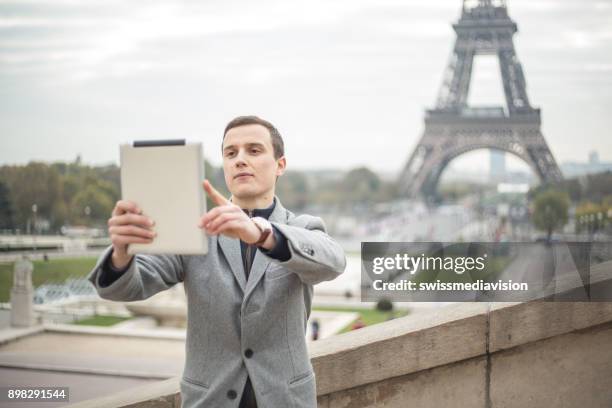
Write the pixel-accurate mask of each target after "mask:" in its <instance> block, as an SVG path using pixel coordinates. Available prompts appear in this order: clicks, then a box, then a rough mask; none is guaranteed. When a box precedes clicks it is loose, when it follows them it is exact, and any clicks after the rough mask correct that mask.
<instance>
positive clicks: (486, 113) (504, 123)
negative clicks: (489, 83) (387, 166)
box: [399, 0, 563, 197]
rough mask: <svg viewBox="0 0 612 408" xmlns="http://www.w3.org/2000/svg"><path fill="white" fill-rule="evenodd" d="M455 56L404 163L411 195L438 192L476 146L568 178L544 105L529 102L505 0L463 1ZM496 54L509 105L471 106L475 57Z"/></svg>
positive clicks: (547, 175) (553, 177)
mask: <svg viewBox="0 0 612 408" xmlns="http://www.w3.org/2000/svg"><path fill="white" fill-rule="evenodd" d="M453 28H454V30H455V32H456V34H457V38H456V41H455V47H454V49H453V54H452V56H451V58H450V61H449V64H448V68H447V72H446V75H445V77H444V81H443V84H442V87H441V89H440V92H439V95H438V100H437V106H436V108H435V109H428V110H427V111H426V114H425V130H424V133H423V135H422V137H421V140H420V141H419V143H418V145H417V146H416V148H415V149H414V151H413V152H412V154H411V156H410V158H409V160H408V162H407V164H406V166H405V167H404V169H403V171H402V173H401V175H400V179H399V185H400V189H401V190H402V191H403V193H404V194H405V195H407V196H409V197H416V196H425V197H432V196H435V191H436V186H437V184H438V180H439V178H440V175H441V173H442V171H443V170H444V168H445V167H446V166H447V165H448V164H449V163H450V162H451V161H452V160H453V159H454V158H456V157H457V156H459V155H461V154H464V153H466V152H469V151H472V150H476V149H483V148H485V149H498V150H502V151H505V152H508V153H511V154H513V155H515V156H518V157H519V158H521V159H522V160H524V161H525V162H526V163H527V164H528V165H529V166H530V167H531V169H532V170H533V172H534V173H535V174H537V175H538V177H539V178H540V181H541V182H543V183H549V182H555V181H559V180H561V179H562V178H563V176H562V174H561V171H560V170H559V167H558V166H557V163H556V161H555V159H554V157H553V155H552V153H551V151H550V149H549V148H548V145H547V144H546V141H545V140H544V136H543V135H542V132H541V130H540V125H541V120H540V109H538V108H534V107H532V106H531V104H530V103H529V98H528V96H527V90H526V84H525V77H524V75H523V69H522V67H521V63H520V62H519V60H518V58H517V56H516V51H515V50H514V43H513V41H512V38H513V36H514V34H515V33H516V32H517V26H516V23H515V22H514V21H513V20H512V19H511V18H510V17H509V15H508V9H507V7H506V2H505V1H503V0H464V1H463V8H462V13H461V18H460V19H459V22H457V23H456V24H453ZM487 54H488V55H497V57H498V58H499V66H500V69H501V78H502V82H503V89H504V94H505V102H506V106H505V107H504V106H500V107H469V106H468V104H467V98H468V91H469V88H470V81H471V77H472V65H473V61H474V57H475V56H476V55H487Z"/></svg>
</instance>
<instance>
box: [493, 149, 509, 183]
mask: <svg viewBox="0 0 612 408" xmlns="http://www.w3.org/2000/svg"><path fill="white" fill-rule="evenodd" d="M489 157H490V159H489V179H490V180H491V181H501V180H504V178H505V176H506V153H504V152H503V151H501V150H495V149H491V151H490V156H489Z"/></svg>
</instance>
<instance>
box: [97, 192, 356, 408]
mask: <svg viewBox="0 0 612 408" xmlns="http://www.w3.org/2000/svg"><path fill="white" fill-rule="evenodd" d="M269 221H270V222H271V223H272V224H273V225H274V226H276V227H277V228H278V229H279V231H280V232H281V233H282V234H283V235H284V236H285V237H286V238H287V243H288V247H289V251H290V252H291V258H290V259H289V260H288V261H285V262H281V261H278V260H276V259H273V258H271V257H268V256H267V255H265V254H263V253H262V252H260V251H257V253H256V255H255V259H254V261H253V265H252V267H251V272H250V275H249V278H248V282H247V281H246V278H245V273H244V270H243V263H242V257H241V253H240V241H239V240H237V239H232V238H228V237H226V236H223V235H221V236H209V237H208V248H209V252H208V254H206V255H136V256H135V258H134V261H133V262H132V263H131V266H130V268H129V269H128V270H127V271H126V272H124V273H123V275H121V277H119V278H118V279H117V280H116V281H114V282H113V283H112V284H111V285H109V286H107V287H102V286H100V282H99V276H100V274H101V273H102V267H103V265H104V262H105V261H106V259H107V257H109V256H110V255H111V254H112V247H109V248H107V249H106V250H105V252H104V253H103V254H102V255H101V256H100V258H99V259H98V262H97V265H96V266H95V267H94V269H93V270H92V271H91V272H90V274H89V275H88V279H89V280H90V281H91V282H92V283H93V284H94V285H95V287H96V290H97V292H98V294H99V295H100V297H102V298H104V299H110V300H115V301H136V300H142V299H146V298H148V297H150V296H152V295H154V294H156V293H157V292H160V291H162V290H166V289H168V288H170V287H172V286H173V285H175V284H176V283H178V282H184V287H185V292H186V294H187V303H188V312H187V338H186V361H185V367H184V371H183V375H182V378H181V382H180V388H181V397H182V407H184V408H195V407H238V404H239V401H240V395H241V392H242V390H243V389H244V386H245V382H246V379H247V375H248V376H249V377H250V379H251V383H252V385H253V389H254V391H255V395H256V398H257V402H258V406H259V407H260V408H277V407H279V408H280V407H283V408H286V407H296V408H298V407H299V408H306V407H308V408H312V407H316V405H317V402H316V384H315V375H314V371H313V369H312V365H311V363H310V359H309V357H308V351H307V348H306V327H307V320H308V317H309V316H310V310H311V302H312V295H313V285H315V284H317V283H319V282H322V281H327V280H332V279H334V278H336V277H337V276H338V275H340V274H341V273H342V272H343V271H344V269H345V266H346V258H345V255H344V251H343V250H342V248H341V247H340V245H339V244H338V243H336V242H335V241H334V240H333V239H332V238H330V237H329V235H327V233H326V232H325V226H324V224H323V221H322V220H321V219H320V218H318V217H313V216H310V215H300V216H295V215H294V214H293V213H291V212H290V211H288V210H286V209H285V208H284V207H283V206H282V204H281V203H280V201H279V200H278V198H276V206H275V208H274V211H273V212H272V214H271V215H270V217H269Z"/></svg>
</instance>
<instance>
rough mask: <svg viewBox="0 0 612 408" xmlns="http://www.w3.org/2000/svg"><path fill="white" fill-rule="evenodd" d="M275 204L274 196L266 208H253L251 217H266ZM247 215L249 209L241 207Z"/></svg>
mask: <svg viewBox="0 0 612 408" xmlns="http://www.w3.org/2000/svg"><path fill="white" fill-rule="evenodd" d="M275 206H276V197H274V199H273V200H272V204H270V206H269V207H267V208H255V209H254V210H253V212H252V215H251V216H252V217H261V218H265V219H268V218H269V217H270V215H271V214H272V212H273V211H274V207H275ZM242 211H244V212H245V213H246V214H247V215H249V210H245V209H242Z"/></svg>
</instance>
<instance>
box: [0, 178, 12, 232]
mask: <svg viewBox="0 0 612 408" xmlns="http://www.w3.org/2000/svg"><path fill="white" fill-rule="evenodd" d="M14 215H15V209H14V208H13V202H12V201H11V197H10V192H9V189H8V187H7V185H6V183H4V182H3V181H0V229H13V228H14V227H15V226H14V223H13V218H14Z"/></svg>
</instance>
